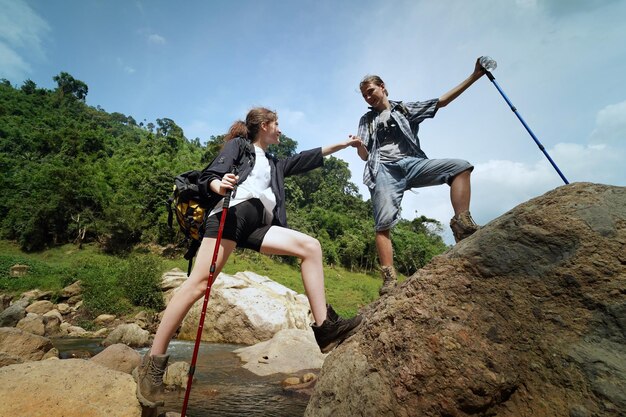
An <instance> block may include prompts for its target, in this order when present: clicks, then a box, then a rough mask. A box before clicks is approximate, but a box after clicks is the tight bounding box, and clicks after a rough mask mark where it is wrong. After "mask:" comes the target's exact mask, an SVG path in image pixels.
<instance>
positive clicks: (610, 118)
mask: <svg viewBox="0 0 626 417" xmlns="http://www.w3.org/2000/svg"><path fill="white" fill-rule="evenodd" d="M591 142H592V143H596V144H609V143H610V144H615V145H619V144H621V145H622V146H625V145H624V144H626V100H625V101H622V102H621V103H617V104H611V105H609V106H606V107H605V108H603V109H602V110H600V111H599V112H598V115H597V116H596V128H595V129H594V130H593V132H591Z"/></svg>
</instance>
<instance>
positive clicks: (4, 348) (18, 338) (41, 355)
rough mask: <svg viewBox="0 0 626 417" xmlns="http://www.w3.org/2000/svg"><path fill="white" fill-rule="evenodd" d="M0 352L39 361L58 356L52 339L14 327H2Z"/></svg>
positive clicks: (0, 329) (26, 359) (22, 358)
mask: <svg viewBox="0 0 626 417" xmlns="http://www.w3.org/2000/svg"><path fill="white" fill-rule="evenodd" d="M0 352H4V353H6V354H8V355H11V356H13V357H17V358H20V359H21V360H23V361H39V360H41V359H45V358H47V357H51V356H58V352H57V350H56V348H55V347H54V346H53V345H52V342H51V341H50V339H48V338H46V337H42V336H38V335H35V334H31V333H28V332H25V331H23V330H20V329H16V328H12V327H2V328H0ZM0 415H2V414H0Z"/></svg>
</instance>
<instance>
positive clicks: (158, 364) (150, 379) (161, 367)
mask: <svg viewBox="0 0 626 417" xmlns="http://www.w3.org/2000/svg"><path fill="white" fill-rule="evenodd" d="M169 357H170V355H150V352H148V353H146V354H145V355H144V357H143V358H142V359H141V364H140V365H139V366H138V367H136V368H135V369H133V378H135V382H136V383H137V399H138V400H139V402H140V403H141V405H143V406H145V407H150V408H155V407H158V406H163V403H164V402H163V401H162V400H158V399H157V398H158V397H160V396H161V395H162V394H163V374H164V373H165V369H166V368H167V361H168V359H169Z"/></svg>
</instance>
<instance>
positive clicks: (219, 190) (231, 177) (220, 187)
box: [211, 173, 239, 195]
mask: <svg viewBox="0 0 626 417" xmlns="http://www.w3.org/2000/svg"><path fill="white" fill-rule="evenodd" d="M238 181H239V175H235V174H231V173H228V174H225V175H224V176H223V177H222V179H221V180H213V181H211V191H213V192H214V193H216V194H219V195H226V193H227V192H228V190H232V189H234V188H235V185H236V184H237V182H238Z"/></svg>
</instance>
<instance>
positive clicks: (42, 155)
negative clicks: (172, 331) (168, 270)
mask: <svg viewBox="0 0 626 417" xmlns="http://www.w3.org/2000/svg"><path fill="white" fill-rule="evenodd" d="M53 80H54V81H55V82H56V83H57V88H55V89H52V90H49V89H43V88H38V87H37V85H36V84H35V83H34V82H33V81H31V80H26V81H24V83H23V84H22V86H20V87H18V86H13V85H11V83H10V82H9V81H7V80H4V79H3V80H1V81H0V173H1V176H0V181H1V187H0V189H1V191H0V219H1V224H0V234H1V237H2V238H3V239H8V240H13V241H16V242H18V243H19V245H20V246H21V248H22V249H23V250H25V251H37V250H42V249H44V248H46V247H50V246H54V245H60V244H66V243H68V242H76V243H77V244H81V243H83V242H97V243H98V244H99V245H100V247H101V248H102V250H103V251H105V252H107V253H113V254H124V253H128V252H130V251H131V250H132V249H133V248H134V247H135V246H137V245H139V244H159V245H167V244H175V245H182V244H183V238H184V237H183V236H182V235H181V234H180V233H178V231H177V229H176V228H175V229H174V230H172V229H170V228H168V226H167V208H166V204H165V203H166V201H167V199H168V197H169V196H170V194H171V191H172V185H173V177H174V176H175V175H177V174H179V173H181V172H184V171H187V170H190V169H202V168H203V167H204V166H206V164H207V163H209V162H210V161H211V160H212V159H213V157H214V156H215V155H216V154H217V152H218V151H219V149H220V146H221V144H222V140H223V135H216V136H211V137H210V138H209V139H208V140H207V141H206V143H204V144H203V143H202V142H201V140H200V139H199V138H196V139H193V140H188V139H187V138H186V137H185V135H184V132H183V129H182V128H181V127H179V126H178V125H177V124H176V123H175V121H174V120H171V119H169V118H161V119H157V120H156V122H155V123H152V122H149V123H144V122H141V123H137V121H136V120H135V119H134V118H133V117H132V116H127V115H124V114H121V113H118V112H113V113H108V112H106V111H105V110H104V109H102V108H101V107H100V106H97V107H95V108H94V107H91V106H88V105H87V104H86V103H85V99H86V96H87V94H88V86H87V84H86V83H84V82H82V81H80V80H77V79H75V78H74V77H72V76H71V75H70V74H68V73H65V72H62V73H60V74H59V75H57V76H54V77H53ZM297 145H298V144H297V141H295V140H293V139H290V138H288V137H285V136H283V137H282V140H281V144H280V145H278V146H275V147H274V149H272V150H271V151H272V152H273V153H274V154H276V155H277V156H279V157H280V156H288V155H292V154H294V153H295V152H297ZM286 188H287V202H288V206H287V212H288V218H289V222H290V226H291V227H292V228H294V229H297V230H300V231H302V232H305V233H308V234H310V235H312V236H315V237H317V238H318V239H319V240H320V242H321V244H322V247H323V249H324V254H325V261H326V263H327V264H331V265H332V264H334V265H342V266H344V267H347V268H350V269H358V270H370V269H372V268H374V267H376V250H375V246H374V233H373V220H372V216H371V206H370V202H369V201H364V200H363V198H362V196H361V195H360V194H359V193H358V188H357V186H356V185H355V184H354V183H352V182H350V171H349V169H348V164H347V163H346V162H344V161H343V160H341V159H338V158H335V157H332V156H331V157H327V158H326V162H325V165H324V167H323V168H321V169H317V170H314V171H312V172H310V173H308V174H306V175H301V176H296V177H291V178H288V179H287V183H286ZM440 231H441V224H439V223H438V222H436V221H435V220H432V219H428V218H426V217H424V216H421V217H418V218H416V219H414V220H412V221H408V220H403V221H402V222H401V223H400V224H399V225H398V226H397V227H396V228H395V229H394V232H393V244H394V248H395V256H396V266H397V267H398V269H399V270H400V271H401V272H403V273H404V274H411V273H413V272H415V270H416V269H418V268H420V267H421V266H423V265H424V264H425V263H426V262H428V261H429V260H430V258H432V257H433V256H434V255H436V254H438V253H441V252H442V251H443V250H444V249H445V248H446V246H445V244H444V243H443V240H442V239H441V237H440V236H439V234H438V233H439V232H440Z"/></svg>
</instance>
